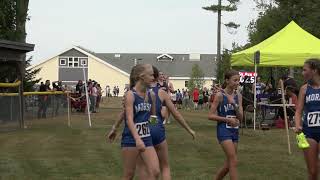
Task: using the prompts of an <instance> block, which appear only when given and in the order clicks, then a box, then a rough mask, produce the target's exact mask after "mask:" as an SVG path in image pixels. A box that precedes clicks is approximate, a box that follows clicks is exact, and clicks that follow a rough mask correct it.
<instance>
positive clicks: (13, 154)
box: [0, 99, 307, 180]
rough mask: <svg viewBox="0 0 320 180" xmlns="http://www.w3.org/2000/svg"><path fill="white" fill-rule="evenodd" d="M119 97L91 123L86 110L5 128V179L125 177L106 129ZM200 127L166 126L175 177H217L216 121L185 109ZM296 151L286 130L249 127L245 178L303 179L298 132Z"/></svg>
mask: <svg viewBox="0 0 320 180" xmlns="http://www.w3.org/2000/svg"><path fill="white" fill-rule="evenodd" d="M119 107H120V99H113V100H111V101H109V102H106V101H104V104H103V106H102V108H101V111H100V112H99V113H97V114H93V117H92V118H93V120H92V124H93V127H92V128H88V125H87V119H86V117H85V116H84V115H82V114H73V115H72V128H68V127H67V125H66V124H67V122H66V118H65V117H63V118H60V119H46V120H37V121H33V122H32V124H30V122H28V124H29V125H28V126H29V127H28V128H27V129H25V130H16V131H8V132H1V133H0V176H1V179H6V180H7V179H32V180H33V179H90V180H91V179H110V180H113V179H115V180H116V179H120V176H121V173H122V165H121V163H122V162H121V157H120V142H119V139H120V137H119V138H118V140H117V142H116V143H114V144H109V143H106V141H105V137H104V135H105V133H106V131H108V130H109V129H110V125H111V124H112V123H113V122H114V120H115V118H116V117H117V114H118V113H119V111H120V110H121V109H120V108H119ZM182 114H183V115H184V117H185V119H186V120H187V121H188V122H189V123H190V125H191V127H192V128H193V129H194V130H195V131H196V132H197V139H196V140H195V141H193V140H192V139H191V138H190V135H188V134H187V132H186V131H185V130H184V129H182V128H180V126H179V125H178V124H177V123H176V122H173V123H172V124H170V125H168V126H167V141H168V144H169V155H170V165H171V170H172V176H173V180H176V179H181V180H188V179H190V180H193V179H194V180H196V179H198V180H206V179H212V177H213V175H214V174H215V172H216V171H217V170H218V168H219V167H220V166H221V165H222V163H223V161H224V159H225V157H224V154H223V152H222V150H221V148H220V146H219V144H218V143H217V140H216V128H215V124H216V123H215V122H210V121H208V120H207V112H206V111H201V112H192V111H188V112H186V111H182ZM290 137H291V142H292V143H291V145H292V151H293V154H292V155H288V153H287V144H286V136H285V131H284V130H278V129H272V130H270V131H265V132H262V131H259V130H258V131H255V132H254V131H253V130H247V129H245V130H244V133H243V135H241V136H240V144H239V151H238V154H239V156H238V157H239V166H238V171H239V177H240V179H244V180H251V179H252V180H260V179H261V180H264V179H270V180H295V179H297V180H303V179H307V178H306V177H307V176H306V167H305V163H304V160H303V156H302V153H301V151H300V150H298V149H297V147H296V144H295V140H294V135H293V134H291V136H290Z"/></svg>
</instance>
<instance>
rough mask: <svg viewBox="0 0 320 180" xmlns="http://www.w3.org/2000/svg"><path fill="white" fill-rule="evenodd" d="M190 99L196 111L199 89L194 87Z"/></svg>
mask: <svg viewBox="0 0 320 180" xmlns="http://www.w3.org/2000/svg"><path fill="white" fill-rule="evenodd" d="M192 98H193V104H194V106H193V108H194V109H198V103H199V89H198V88H197V87H195V88H194V89H193V92H192Z"/></svg>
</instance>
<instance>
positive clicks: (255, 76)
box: [253, 63, 257, 130]
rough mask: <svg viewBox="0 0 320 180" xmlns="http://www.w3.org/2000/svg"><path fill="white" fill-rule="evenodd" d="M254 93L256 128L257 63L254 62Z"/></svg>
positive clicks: (254, 127)
mask: <svg viewBox="0 0 320 180" xmlns="http://www.w3.org/2000/svg"><path fill="white" fill-rule="evenodd" d="M254 73H255V74H254V89H253V91H254V93H253V107H254V108H253V130H256V116H257V88H256V86H257V64H256V63H255V64H254Z"/></svg>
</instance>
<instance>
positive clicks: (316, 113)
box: [295, 59, 320, 180]
mask: <svg viewBox="0 0 320 180" xmlns="http://www.w3.org/2000/svg"><path fill="white" fill-rule="evenodd" d="M302 75H303V77H304V79H305V80H306V81H307V84H305V85H303V86H302V87H301V88H300V92H299V97H298V105H297V107H296V113H295V126H296V127H295V132H296V133H300V132H303V133H304V134H305V136H306V138H307V141H308V142H309V144H310V147H309V148H307V149H304V158H305V161H306V164H307V168H308V176H309V180H316V179H317V178H318V160H319V158H318V154H319V141H320V60H319V59H309V60H307V61H306V62H305V63H304V66H303V72H302ZM302 112H303V114H304V115H303V125H302V126H301V117H302Z"/></svg>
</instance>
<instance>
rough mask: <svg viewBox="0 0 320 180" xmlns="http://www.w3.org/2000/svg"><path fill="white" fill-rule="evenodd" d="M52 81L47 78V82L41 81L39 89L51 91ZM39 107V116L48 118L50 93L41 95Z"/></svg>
mask: <svg viewBox="0 0 320 180" xmlns="http://www.w3.org/2000/svg"><path fill="white" fill-rule="evenodd" d="M50 90H51V88H50V81H49V80H46V82H45V84H43V83H41V85H40V88H39V91H40V92H46V91H50ZM38 100H39V109H38V118H39V119H40V118H46V117H47V107H48V104H49V96H48V95H39V97H38Z"/></svg>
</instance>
